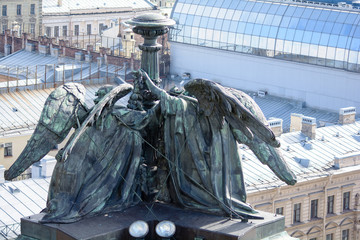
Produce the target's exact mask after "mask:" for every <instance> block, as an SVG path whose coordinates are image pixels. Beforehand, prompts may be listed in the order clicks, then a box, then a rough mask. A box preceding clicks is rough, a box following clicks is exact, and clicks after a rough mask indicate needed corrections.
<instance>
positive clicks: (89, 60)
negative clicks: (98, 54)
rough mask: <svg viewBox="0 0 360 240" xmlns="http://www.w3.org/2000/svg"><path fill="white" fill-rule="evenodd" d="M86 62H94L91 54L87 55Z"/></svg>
mask: <svg viewBox="0 0 360 240" xmlns="http://www.w3.org/2000/svg"><path fill="white" fill-rule="evenodd" d="M85 62H89V63H91V62H92V55H91V54H86V55H85Z"/></svg>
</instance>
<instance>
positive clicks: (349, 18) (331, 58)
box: [170, 0, 360, 72]
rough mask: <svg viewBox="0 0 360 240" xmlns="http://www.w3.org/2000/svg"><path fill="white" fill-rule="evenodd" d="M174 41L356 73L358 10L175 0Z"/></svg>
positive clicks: (246, 0) (358, 63)
mask: <svg viewBox="0 0 360 240" xmlns="http://www.w3.org/2000/svg"><path fill="white" fill-rule="evenodd" d="M172 18H173V19H174V20H175V21H176V22H177V25H176V26H175V27H174V28H173V29H171V31H170V37H171V40H172V41H173V42H181V43H187V44H193V45H199V46H204V47H211V48H220V49H225V50H229V51H237V52H242V53H249V54H254V55H260V56H267V57H273V58H278V59H286V60H291V61H296V62H302V63H310V64H316V65H322V66H327V67H334V68H340V69H346V70H349V71H355V72H360V54H359V50H360V24H359V21H360V11H359V10H357V9H352V8H351V9H349V8H345V7H337V6H330V5H324V4H323V5H321V4H320V3H317V4H314V3H312V4H309V3H308V4H306V3H297V2H286V1H281V2H276V1H261V0H258V1H253V0H242V1H239V0H178V1H177V3H176V5H175V6H174V9H173V12H172Z"/></svg>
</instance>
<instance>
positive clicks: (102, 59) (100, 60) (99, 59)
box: [96, 57, 104, 67]
mask: <svg viewBox="0 0 360 240" xmlns="http://www.w3.org/2000/svg"><path fill="white" fill-rule="evenodd" d="M96 61H97V65H98V67H101V66H102V65H103V64H104V58H103V57H97V58H96Z"/></svg>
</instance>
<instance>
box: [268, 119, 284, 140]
mask: <svg viewBox="0 0 360 240" xmlns="http://www.w3.org/2000/svg"><path fill="white" fill-rule="evenodd" d="M268 123H269V127H270V129H271V130H272V131H273V132H274V134H275V136H276V137H279V136H280V135H281V134H282V133H283V128H282V124H283V120H282V119H280V118H270V119H269V120H268Z"/></svg>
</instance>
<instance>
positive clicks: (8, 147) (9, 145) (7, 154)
mask: <svg viewBox="0 0 360 240" xmlns="http://www.w3.org/2000/svg"><path fill="white" fill-rule="evenodd" d="M12 155H13V154H12V143H5V147H4V157H11V156H12Z"/></svg>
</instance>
